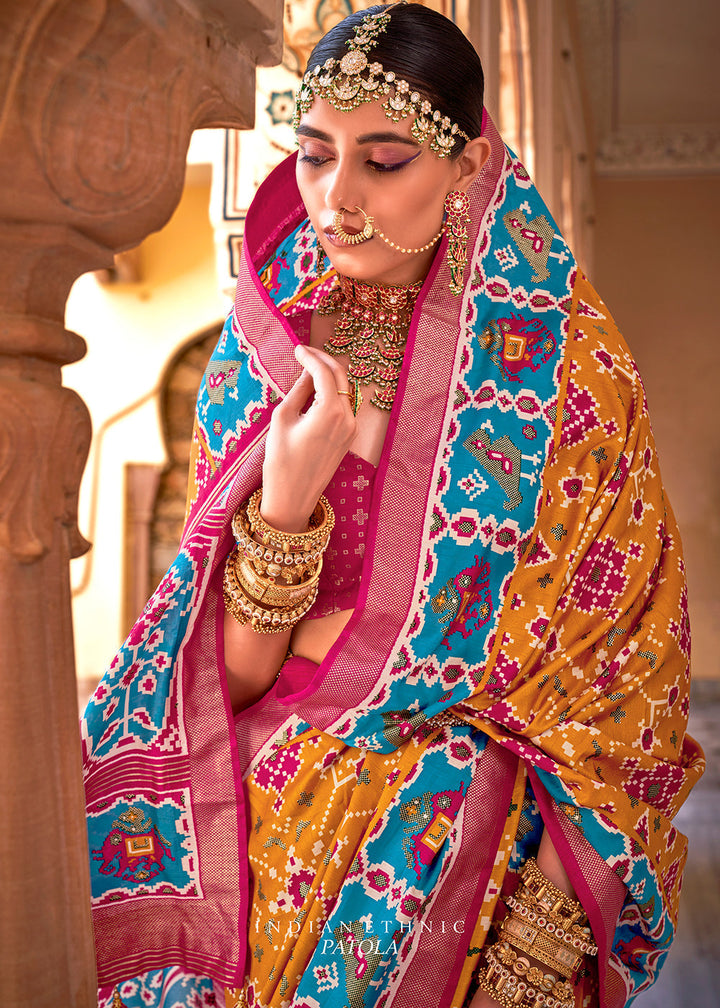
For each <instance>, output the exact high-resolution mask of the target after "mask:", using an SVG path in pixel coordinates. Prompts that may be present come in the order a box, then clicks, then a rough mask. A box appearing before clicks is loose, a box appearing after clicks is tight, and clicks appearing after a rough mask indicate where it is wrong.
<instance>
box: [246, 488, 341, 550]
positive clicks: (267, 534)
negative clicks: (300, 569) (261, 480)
mask: <svg viewBox="0 0 720 1008" xmlns="http://www.w3.org/2000/svg"><path fill="white" fill-rule="evenodd" d="M261 501H262V487H261V488H260V489H259V490H256V491H255V493H254V494H252V496H251V497H250V499H249V500H248V502H247V506H246V508H245V512H246V514H247V518H248V522H249V525H250V532H251V534H252V536H253V537H254V536H256V535H257V536H258V537H259V539H260V541H261V542H262V544H263V545H264V546H270V547H271V548H272V549H274V550H278V551H279V552H281V553H297V552H300V551H302V552H307V551H309V550H310V551H312V550H316V549H323V550H324V549H325V548H326V547H327V544H328V541H329V538H330V533H331V532H332V530H333V528H334V527H335V515H334V513H333V509H332V508H331V507H330V504H329V502H328V500H327V498H326V497H320V499H319V500H318V502H317V504H316V505H315V509H314V511H313V513H312V514H311V515H310V527H309V528H308V530H307V532H281V531H280V530H279V529H275V528H273V527H272V525H268V523H267V522H266V521H265V519H264V518H263V517H262V516H261V514H260V503H261Z"/></svg>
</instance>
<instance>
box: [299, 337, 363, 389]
mask: <svg viewBox="0 0 720 1008" xmlns="http://www.w3.org/2000/svg"><path fill="white" fill-rule="evenodd" d="M295 358H296V360H297V361H298V363H299V364H302V366H303V367H304V368H305V370H306V371H309V372H310V374H311V375H312V379H313V384H314V386H315V392H316V394H317V395H318V397H319V398H320V399H326V398H330V396H334V395H337V392H338V389H340V390H341V391H343V392H349V391H350V383H349V382H348V378H347V372H346V371H345V368H344V367H343V365H342V364H341V363H340V362H339V361H337V360H336V359H335V358H334V357H331V356H330V354H326V353H324V352H323V351H322V350H317V349H316V348H315V347H307V346H303V345H302V344H299V345H298V346H297V347H296V348H295Z"/></svg>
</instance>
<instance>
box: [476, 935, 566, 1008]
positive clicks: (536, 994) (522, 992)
mask: <svg viewBox="0 0 720 1008" xmlns="http://www.w3.org/2000/svg"><path fill="white" fill-rule="evenodd" d="M496 948H497V947H496V946H493V948H491V949H489V950H488V952H487V955H486V958H487V962H488V965H487V967H486V968H485V969H483V970H481V971H480V974H479V977H478V979H479V981H480V988H481V989H482V990H484V991H485V993H486V994H489V995H490V997H492V998H495V1000H496V1001H499V1002H500V1004H501V1005H503V1006H504V1008H573V1003H574V993H575V992H574V990H573V988H572V986H571V985H570V984H569V983H567V981H565V980H560V979H558V977H556V976H554V975H553V974H552V973H543V971H542V970H540V969H538V967H537V966H533V965H532V963H531V962H530V961H529V960H528V959H525V958H524V957H519V956H515V957H514V958H513V959H512V960H509V959H508V957H507V955H503V947H502V946H501V947H500V948H499V949H498V950H497V953H496ZM508 951H510V952H511V951H512V950H509V949H508Z"/></svg>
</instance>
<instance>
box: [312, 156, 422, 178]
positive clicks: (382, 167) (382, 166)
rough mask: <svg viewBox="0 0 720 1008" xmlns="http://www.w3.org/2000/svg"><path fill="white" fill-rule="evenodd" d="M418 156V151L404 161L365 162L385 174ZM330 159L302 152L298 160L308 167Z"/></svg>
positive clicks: (325, 162) (315, 166) (372, 168)
mask: <svg viewBox="0 0 720 1008" xmlns="http://www.w3.org/2000/svg"><path fill="white" fill-rule="evenodd" d="M418 156H419V152H418V154H413V156H412V157H411V158H408V159H407V160H406V161H397V162H395V163H393V164H382V163H381V162H379V161H366V162H365V163H366V164H367V166H368V168H370V170H371V171H373V172H378V173H381V174H387V173H388V172H395V171H399V170H400V169H401V168H405V167H406V165H409V164H411V163H412V162H413V161H414V160H415V158H416V157H418ZM330 160H331V158H329V157H322V156H320V155H317V154H315V155H313V154H303V153H302V152H301V153H300V161H301V162H302V163H303V164H306V165H308V166H309V167H310V168H322V166H323V165H325V164H327V162H328V161H330Z"/></svg>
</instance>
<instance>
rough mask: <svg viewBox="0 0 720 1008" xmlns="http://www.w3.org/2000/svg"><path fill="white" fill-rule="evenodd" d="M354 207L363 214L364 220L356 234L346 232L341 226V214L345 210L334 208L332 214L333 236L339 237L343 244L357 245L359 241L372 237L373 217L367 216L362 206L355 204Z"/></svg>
mask: <svg viewBox="0 0 720 1008" xmlns="http://www.w3.org/2000/svg"><path fill="white" fill-rule="evenodd" d="M355 209H356V210H358V211H359V212H360V213H361V214H362V215H363V221H364V223H363V226H362V230H361V231H358V232H357V234H348V232H347V231H346V230H345V229H344V228H343V215H344V214H345V210H336V211H335V213H334V214H333V224H332V229H333V231H334V232H335V237H336V238H339V239H340V241H341V242H342V243H343V244H344V245H359V244H360V243H361V242H364V241H367V240H368V239H369V238H372V236H373V233H374V227H373V224H374V219H373V218H372V217H368V215H367V214H366V213H365V211H364V210H363V208H362V207H359V206H356V207H355Z"/></svg>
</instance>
